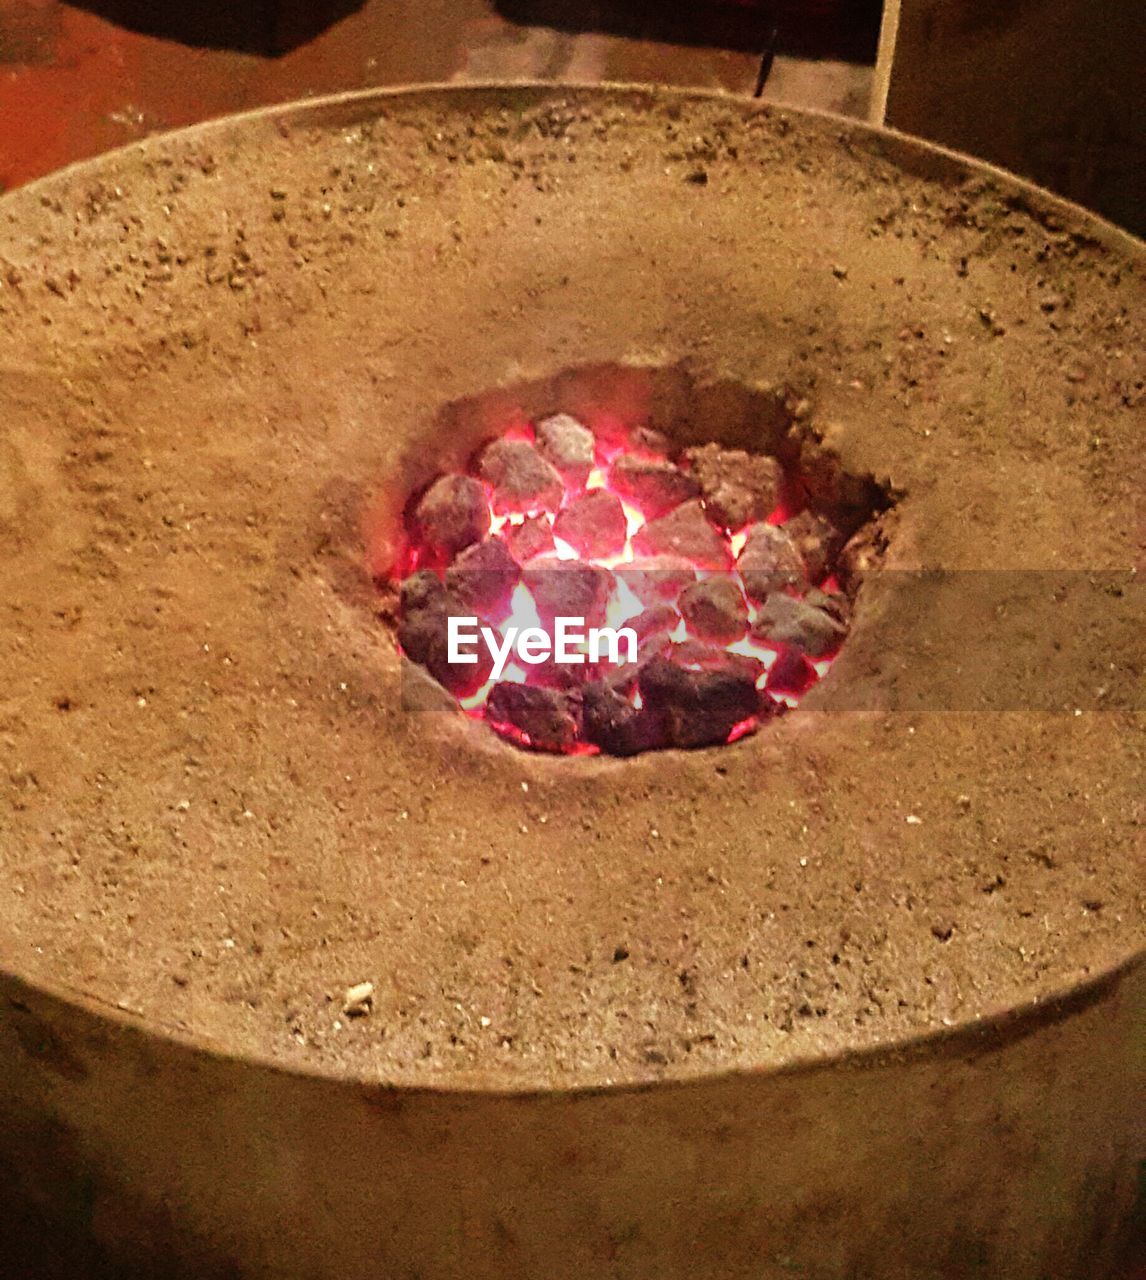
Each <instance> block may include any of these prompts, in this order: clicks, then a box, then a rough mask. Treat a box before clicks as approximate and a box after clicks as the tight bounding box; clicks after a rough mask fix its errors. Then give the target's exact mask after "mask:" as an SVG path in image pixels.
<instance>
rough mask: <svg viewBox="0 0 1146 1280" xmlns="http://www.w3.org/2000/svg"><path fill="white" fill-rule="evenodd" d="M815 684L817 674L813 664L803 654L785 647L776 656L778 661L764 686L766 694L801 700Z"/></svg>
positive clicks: (773, 665)
mask: <svg viewBox="0 0 1146 1280" xmlns="http://www.w3.org/2000/svg"><path fill="white" fill-rule="evenodd" d="M815 683H816V673H815V670H814V669H813V667H812V664H811V663H810V662H809V661H808V660H807V658H805V657H804V655H803V654H802V653H798V652H797V651H796V650H795V649H789V648H786V647H785V648H782V649H780V650H779V651H778V653H777V654H776V661H775V662H774V663H773V664H772V668H771V670H770V671H769V672H768V682H767V684H766V685H765V686H764V692H765V693H766V694H775V695H780V696H787V697H790V698H799V697H802V696H803V695H804V694H805V693H807V691H808V690H809V689H810V688H811V687H812V685H814V684H815Z"/></svg>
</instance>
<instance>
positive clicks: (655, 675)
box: [639, 657, 760, 747]
mask: <svg viewBox="0 0 1146 1280" xmlns="http://www.w3.org/2000/svg"><path fill="white" fill-rule="evenodd" d="M639 688H640V692H641V699H642V703H643V705H644V706H646V707H648V708H649V712H650V714H652V715H654V716H658V717H662V718H663V721H664V724H665V730H666V737H667V739H668V742H669V744H670V745H672V746H674V747H707V746H715V745H716V744H717V743H722V742H727V740H728V737H729V734H731V732H732V730H733V728H735V726H736V725H738V724H740V723H741V722H742V721H744V720H749V719H751V718H752V717H754V716H756V715H757V714H758V713H759V711H760V700H759V696H758V694H757V692H756V683H755V681H754V680H752V679H751V678H750V677H749V676H748V675H747V674H746V673H741V672H737V671H706V670H693V669H690V668H685V667H679V666H677V665H676V664H675V663H673V662H670V661H669V660H668V659H666V658H662V657H658V658H654V659H653V660H652V661H651V662H650V663H649V664H648V665H647V666H646V667H645V668H644V669H643V670H642V671H641V674H640V679H639Z"/></svg>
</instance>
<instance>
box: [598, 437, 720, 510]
mask: <svg viewBox="0 0 1146 1280" xmlns="http://www.w3.org/2000/svg"><path fill="white" fill-rule="evenodd" d="M609 484H610V486H611V487H612V489H613V490H614V492H616V493H619V494H621V496H622V497H624V498H627V499H628V500H629V501H630V502H631V503H632V504H633V506H634V507H638V508H639V509H640V511H641V512H642V513H643V514H644V515H645V516H646V517H647V518H648V519H650V520H655V519H656V518H657V517H658V516H663V515H667V514H668V512H670V511H672V510H673V508H674V507H679V506H680V504H681V503H682V502H687V501H688V500H689V499H690V498H695V497H696V496H697V494H698V493H699V492H700V489H699V487H698V486H697V483H696V481H695V480H694V479H693V478H692V476H690V475H688V473H687V472H684V471H682V470H681V469H680V468H679V467H676V466H674V465H673V464H672V463H671V462H669V461H667V460H665V459H658V458H642V457H639V456H638V455H636V454H632V453H622V454H621V455H620V456H619V457H618V458H616V459H615V460H614V462H613V465H612V467H610V469H609Z"/></svg>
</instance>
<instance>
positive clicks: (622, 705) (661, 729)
mask: <svg viewBox="0 0 1146 1280" xmlns="http://www.w3.org/2000/svg"><path fill="white" fill-rule="evenodd" d="M583 716H584V721H583V723H584V734H585V739H586V741H588V742H591V743H593V744H594V745H595V746H598V747H600V748H601V750H602V751H605V752H607V753H608V754H609V755H614V756H632V755H636V754H637V753H638V752H639V751H652V750H655V749H656V748H658V747H666V746H668V745H669V742H668V736H667V732H666V721H665V719H664V717H663V716H659V715H657V714H656V713H654V712H653V711H652V710H651V709H650V708H649V707H647V706H641V707H638V706H636V705H635V704H634V703H633V701H632V699H631V698H628V697H626V696H625V695H624V694H623V693H621V692H619V691H618V690H617V689H616V688H614V687H613V686H612V685H611V684H609V683H608V682H606V681H598V682H597V683H596V684H591V685H588V686H587V687H586V689H585V692H584V700H583Z"/></svg>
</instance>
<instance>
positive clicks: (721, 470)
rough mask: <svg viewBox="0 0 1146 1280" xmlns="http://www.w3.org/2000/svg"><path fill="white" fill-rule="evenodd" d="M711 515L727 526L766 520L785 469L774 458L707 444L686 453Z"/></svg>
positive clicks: (739, 525)
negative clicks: (782, 469)
mask: <svg viewBox="0 0 1146 1280" xmlns="http://www.w3.org/2000/svg"><path fill="white" fill-rule="evenodd" d="M685 457H686V458H687V459H688V462H689V465H690V467H691V471H692V475H693V477H694V478H695V480H696V482H697V484H698V485H699V486H700V496H701V497H702V498H703V499H704V505H705V508H706V509H707V511H708V514H709V516H710V517H711V518H712V520H714V521H715V522H716V523H717V524H718V525H720V526H721V527H722V528H725V529H742V528H743V527H744V526H745V525H746V524H748V523H750V522H751V521H753V520H764V519H766V518H767V517H768V516H769V515H770V514H771V512H772V511H773V510H774V509H775V507H776V504H777V502H778V500H779V497H780V486H781V483H782V481H783V472H782V471H781V469H780V464H779V463H778V462H777V461H776V459H775V458H768V457H765V456H764V455H763V454H759V453H746V452H745V451H744V450H743V449H725V448H723V447H722V446H721V445H718V444H705V445H701V446H700V447H699V448H695V449H689V450H688V451H687V452H686V453H685Z"/></svg>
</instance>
